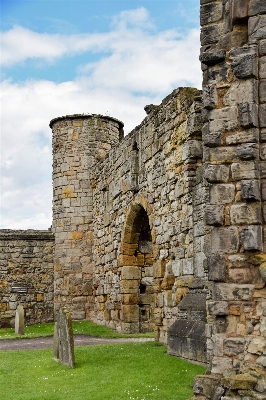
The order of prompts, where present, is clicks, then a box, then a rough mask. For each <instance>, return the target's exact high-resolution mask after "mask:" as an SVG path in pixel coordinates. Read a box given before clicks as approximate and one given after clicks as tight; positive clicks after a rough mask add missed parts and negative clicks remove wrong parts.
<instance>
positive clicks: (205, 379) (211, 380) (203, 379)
mask: <svg viewBox="0 0 266 400" xmlns="http://www.w3.org/2000/svg"><path fill="white" fill-rule="evenodd" d="M219 383H220V378H219V377H216V376H211V375H209V376H206V375H198V376H196V378H195V379H194V383H193V392H194V393H195V394H196V395H203V396H206V397H204V398H208V399H216V397H215V393H216V391H217V386H219ZM197 398H198V397H197ZM217 399H218V397H217Z"/></svg>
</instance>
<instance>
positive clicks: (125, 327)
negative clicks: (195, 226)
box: [119, 196, 155, 333]
mask: <svg viewBox="0 0 266 400" xmlns="http://www.w3.org/2000/svg"><path fill="white" fill-rule="evenodd" d="M151 212H152V209H151V206H150V204H149V203H148V201H147V200H146V199H145V198H143V196H137V197H136V199H135V201H134V202H133V203H132V204H131V206H130V207H129V210H128V212H127V215H126V220H125V224H124V227H123V230H122V237H121V250H120V256H119V266H120V268H121V281H120V290H121V321H122V331H123V332H128V333H133V332H148V331H152V330H153V329H154V327H153V324H154V322H153V320H154V312H153V311H154V287H153V282H154V278H153V262H154V257H153V242H154V239H155V238H154V229H153V226H152V216H151Z"/></svg>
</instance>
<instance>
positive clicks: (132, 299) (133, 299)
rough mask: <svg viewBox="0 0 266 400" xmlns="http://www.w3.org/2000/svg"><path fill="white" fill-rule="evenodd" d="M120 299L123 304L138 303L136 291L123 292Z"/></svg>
mask: <svg viewBox="0 0 266 400" xmlns="http://www.w3.org/2000/svg"><path fill="white" fill-rule="evenodd" d="M121 300H122V303H123V304H129V305H135V304H138V294H137V293H132V294H123V295H122V297H121Z"/></svg>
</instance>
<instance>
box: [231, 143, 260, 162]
mask: <svg viewBox="0 0 266 400" xmlns="http://www.w3.org/2000/svg"><path fill="white" fill-rule="evenodd" d="M236 154H237V156H238V157H239V158H240V159H241V160H254V159H257V158H258V155H259V148H258V145H257V144H255V143H245V144H242V145H240V146H237V149H236Z"/></svg>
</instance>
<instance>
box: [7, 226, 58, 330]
mask: <svg viewBox="0 0 266 400" xmlns="http://www.w3.org/2000/svg"><path fill="white" fill-rule="evenodd" d="M53 245H54V238H53V235H52V233H51V232H49V231H35V230H26V231H22V230H16V231H14V230H9V229H3V230H0V327H10V326H14V323H15V312H16V308H17V306H18V305H20V304H21V305H22V306H23V307H24V309H25V323H26V324H29V325H30V324H34V323H41V322H48V321H53V319H54V307H53V291H54V270H53V268H54V266H53Z"/></svg>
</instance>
